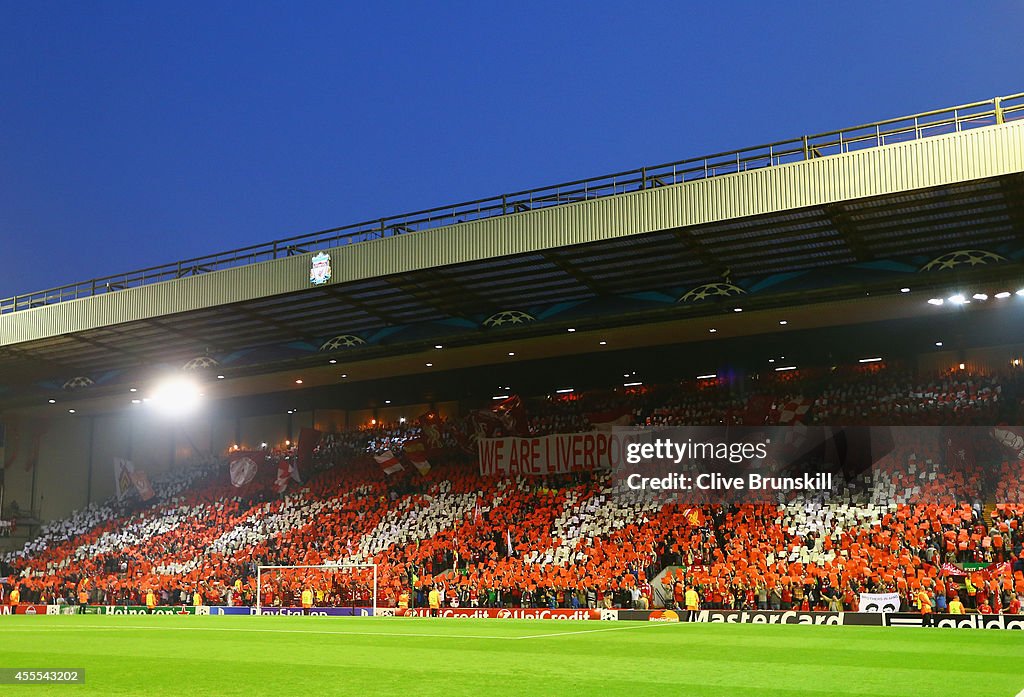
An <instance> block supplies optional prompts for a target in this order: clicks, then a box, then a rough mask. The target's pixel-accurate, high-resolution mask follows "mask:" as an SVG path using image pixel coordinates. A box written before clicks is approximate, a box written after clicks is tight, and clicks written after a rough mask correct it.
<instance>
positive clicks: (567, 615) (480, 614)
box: [395, 607, 601, 620]
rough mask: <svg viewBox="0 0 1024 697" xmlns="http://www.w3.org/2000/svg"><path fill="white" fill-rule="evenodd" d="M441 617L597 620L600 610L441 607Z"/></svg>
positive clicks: (424, 612)
mask: <svg viewBox="0 0 1024 697" xmlns="http://www.w3.org/2000/svg"><path fill="white" fill-rule="evenodd" d="M437 613H438V615H439V616H441V617H471V618H474V619H499V620H599V619H601V611H600V610H563V609H555V610H549V609H548V608H530V607H522V608H520V607H510V608H491V607H481V608H475V607H443V608H441V609H440V610H438V611H437ZM395 614H396V615H398V616H404V617H430V610H429V609H428V608H425V607H418V608H416V609H410V610H396V611H395Z"/></svg>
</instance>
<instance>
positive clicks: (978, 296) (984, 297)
mask: <svg viewBox="0 0 1024 697" xmlns="http://www.w3.org/2000/svg"><path fill="white" fill-rule="evenodd" d="M971 297H972V298H974V299H975V300H988V295H987V294H986V293H975V294H974V295H972V296H971Z"/></svg>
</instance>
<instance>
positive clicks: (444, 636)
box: [0, 624, 519, 641]
mask: <svg viewBox="0 0 1024 697" xmlns="http://www.w3.org/2000/svg"><path fill="white" fill-rule="evenodd" d="M78 629H97V630H101V631H115V632H116V631H119V630H123V629H140V630H153V631H163V632H252V633H266V634H338V635H343V636H370V637H372V636H386V637H417V638H424V639H449V638H450V639H499V640H502V641H514V640H515V639H518V638H519V637H514V636H492V635H489V634H426V633H418V634H417V633H412V632H353V631H337V632H332V631H329V630H326V629H268V628H257V627H158V626H149V625H146V626H143V625H128V624H122V625H109V626H108V625H98V624H80V625H77V626H73V627H47V628H46V629H45V630H40V629H36V628H34V627H0V634H3V633H5V632H17V631H27V632H38V631H47V632H56V631H63V632H74V631H76V630H78Z"/></svg>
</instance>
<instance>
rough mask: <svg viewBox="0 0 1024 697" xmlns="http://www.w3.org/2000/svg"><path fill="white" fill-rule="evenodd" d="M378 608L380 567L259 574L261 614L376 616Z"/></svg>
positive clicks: (269, 569) (270, 569)
mask: <svg viewBox="0 0 1024 697" xmlns="http://www.w3.org/2000/svg"><path fill="white" fill-rule="evenodd" d="M304 593H305V594H306V595H305V598H304V597H303V594H304ZM304 601H305V602H304ZM376 608H377V565H376V564H321V565H319V566H260V567H258V568H257V570H256V613H257V614H261V615H262V614H320V615H364V614H371V615H372V614H374V610H376Z"/></svg>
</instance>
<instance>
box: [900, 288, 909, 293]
mask: <svg viewBox="0 0 1024 697" xmlns="http://www.w3.org/2000/svg"><path fill="white" fill-rule="evenodd" d="M900 292H901V293H909V292H910V289H909V288H906V287H904V288H900Z"/></svg>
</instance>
